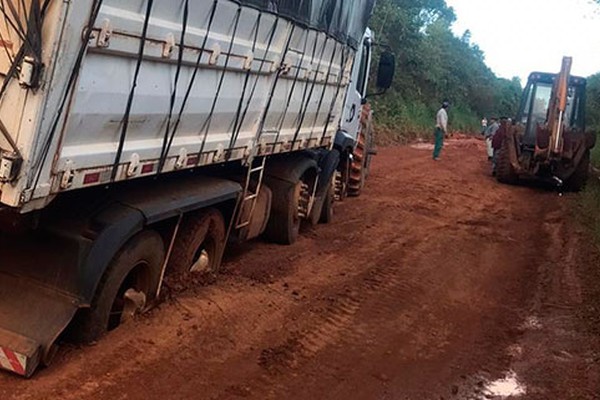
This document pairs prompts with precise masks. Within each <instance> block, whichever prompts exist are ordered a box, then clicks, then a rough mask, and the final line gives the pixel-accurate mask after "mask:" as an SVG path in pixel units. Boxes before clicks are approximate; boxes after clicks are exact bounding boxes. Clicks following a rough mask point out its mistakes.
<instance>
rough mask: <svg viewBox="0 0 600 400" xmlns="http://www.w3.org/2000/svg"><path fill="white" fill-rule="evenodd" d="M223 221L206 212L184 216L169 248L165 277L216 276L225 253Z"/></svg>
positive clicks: (216, 215) (212, 209) (219, 217)
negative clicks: (166, 275)
mask: <svg viewBox="0 0 600 400" xmlns="http://www.w3.org/2000/svg"><path fill="white" fill-rule="evenodd" d="M225 231H226V228H225V220H224V219H223V215H222V214H221V212H220V211H219V210H217V209H214V208H210V209H207V210H201V211H197V212H194V213H191V214H189V215H186V216H184V218H183V221H182V222H181V226H180V227H179V232H178V233H177V237H176V239H175V243H174V245H173V250H172V252H171V257H170V259H169V265H168V266H167V271H166V273H167V274H168V275H169V277H170V278H171V277H180V278H184V279H185V278H187V277H188V276H189V274H192V273H197V274H206V273H216V272H218V269H219V266H220V265H221V258H222V256H223V251H224V249H225Z"/></svg>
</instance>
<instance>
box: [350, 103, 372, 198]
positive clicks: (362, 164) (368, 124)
mask: <svg viewBox="0 0 600 400" xmlns="http://www.w3.org/2000/svg"><path fill="white" fill-rule="evenodd" d="M372 147H373V121H372V115H371V105H370V104H368V103H367V104H365V105H363V106H362V111H361V117H360V132H359V134H358V143H357V145H356V149H355V150H354V153H353V156H354V158H353V160H352V164H351V165H350V174H349V178H348V195H349V196H354V197H356V196H360V193H361V192H362V189H363V188H364V186H365V180H366V179H367V176H368V175H369V166H370V163H371V160H370V159H371V154H370V153H371V150H372Z"/></svg>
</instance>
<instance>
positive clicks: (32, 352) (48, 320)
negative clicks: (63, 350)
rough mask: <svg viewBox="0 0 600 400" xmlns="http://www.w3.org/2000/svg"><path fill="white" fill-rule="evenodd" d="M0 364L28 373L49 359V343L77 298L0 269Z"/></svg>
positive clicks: (69, 315) (68, 318)
mask: <svg viewBox="0 0 600 400" xmlns="http://www.w3.org/2000/svg"><path fill="white" fill-rule="evenodd" d="M0 299H1V301H0V367H1V368H2V369H5V370H8V371H11V372H14V373H16V374H18V375H22V376H25V377H30V376H31V375H32V374H33V372H34V371H35V370H36V368H37V367H38V365H40V364H41V363H43V364H45V363H47V362H48V361H49V356H50V355H51V353H52V347H53V344H54V342H55V341H56V339H57V338H58V336H59V335H60V334H61V333H62V331H63V330H64V329H65V327H66V326H67V325H68V324H69V321H71V319H72V318H73V315H74V314H75V312H76V311H77V308H78V304H79V302H78V301H77V300H76V299H74V298H72V297H69V296H67V295H65V294H63V293H61V292H58V291H56V290H53V289H50V288H48V287H46V286H44V285H42V284H39V283H37V282H34V281H32V280H31V279H29V278H22V277H17V276H14V275H11V274H7V273H3V272H0Z"/></svg>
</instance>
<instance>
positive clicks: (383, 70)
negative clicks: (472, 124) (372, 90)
mask: <svg viewBox="0 0 600 400" xmlns="http://www.w3.org/2000/svg"><path fill="white" fill-rule="evenodd" d="M395 72H396V56H395V55H394V54H393V53H391V52H389V51H387V50H386V51H384V52H383V53H381V57H380V59H379V68H378V69H377V87H378V88H380V89H383V90H384V91H385V90H387V89H389V88H390V87H391V86H392V82H393V81H394V74H395Z"/></svg>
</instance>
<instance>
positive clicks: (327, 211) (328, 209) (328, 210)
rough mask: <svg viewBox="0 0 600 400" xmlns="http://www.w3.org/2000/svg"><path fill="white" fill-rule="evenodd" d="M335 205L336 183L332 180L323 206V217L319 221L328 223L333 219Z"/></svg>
mask: <svg viewBox="0 0 600 400" xmlns="http://www.w3.org/2000/svg"><path fill="white" fill-rule="evenodd" d="M334 205H335V183H334V182H332V183H331V184H330V185H329V189H328V190H327V194H326V195H325V200H323V208H322V209H321V217H320V218H319V222H320V223H322V224H328V223H330V222H332V221H333V208H334Z"/></svg>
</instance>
